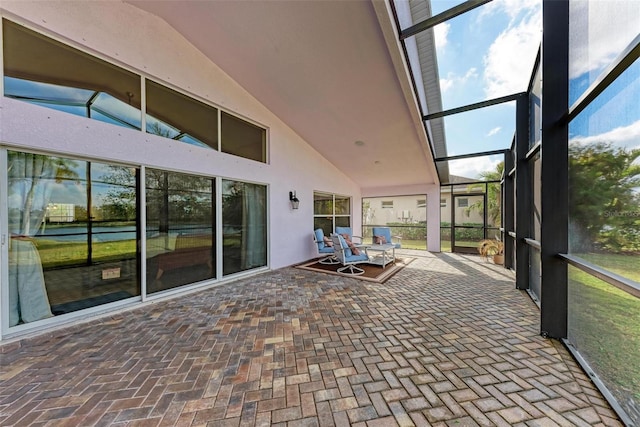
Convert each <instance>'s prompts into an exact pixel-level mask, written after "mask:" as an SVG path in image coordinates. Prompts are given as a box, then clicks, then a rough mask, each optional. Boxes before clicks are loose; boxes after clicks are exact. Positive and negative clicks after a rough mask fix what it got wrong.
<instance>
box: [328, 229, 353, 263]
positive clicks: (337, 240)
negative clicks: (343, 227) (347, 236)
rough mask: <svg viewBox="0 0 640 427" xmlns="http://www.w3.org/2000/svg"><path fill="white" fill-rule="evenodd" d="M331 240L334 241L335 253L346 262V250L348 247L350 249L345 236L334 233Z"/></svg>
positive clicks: (342, 261)
mask: <svg viewBox="0 0 640 427" xmlns="http://www.w3.org/2000/svg"><path fill="white" fill-rule="evenodd" d="M331 241H332V242H333V253H334V254H335V256H336V258H338V260H339V261H340V262H341V263H343V264H344V261H345V258H346V257H347V256H348V255H347V253H346V252H347V249H349V247H348V246H347V242H345V241H344V238H343V237H342V236H340V235H338V234H332V235H331Z"/></svg>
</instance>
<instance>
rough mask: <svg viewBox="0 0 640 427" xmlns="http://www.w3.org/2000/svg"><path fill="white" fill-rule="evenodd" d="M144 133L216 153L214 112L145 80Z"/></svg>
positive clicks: (202, 104)
mask: <svg viewBox="0 0 640 427" xmlns="http://www.w3.org/2000/svg"><path fill="white" fill-rule="evenodd" d="M145 84H146V99H147V116H146V120H147V129H146V131H147V133H152V134H154V135H160V136H163V137H165V138H171V139H175V140H178V141H182V142H185V143H187V144H191V145H197V146H198V147H206V148H212V149H214V150H217V149H218V110H217V109H216V108H214V107H211V106H209V105H207V104H204V103H202V102H200V101H197V100H195V99H193V98H191V97H188V96H186V95H184V94H182V93H180V92H177V91H175V90H172V89H169V88H168V87H166V86H163V85H161V84H159V83H155V82H153V81H151V80H146V82H145Z"/></svg>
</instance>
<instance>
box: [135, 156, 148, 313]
mask: <svg viewBox="0 0 640 427" xmlns="http://www.w3.org/2000/svg"><path fill="white" fill-rule="evenodd" d="M138 170H139V171H140V172H139V178H138V181H139V185H138V188H136V191H137V192H138V193H139V194H138V206H139V207H140V211H139V212H138V224H140V295H141V297H142V302H145V301H147V298H148V296H147V186H146V176H147V170H146V167H145V166H141V167H140V169H138Z"/></svg>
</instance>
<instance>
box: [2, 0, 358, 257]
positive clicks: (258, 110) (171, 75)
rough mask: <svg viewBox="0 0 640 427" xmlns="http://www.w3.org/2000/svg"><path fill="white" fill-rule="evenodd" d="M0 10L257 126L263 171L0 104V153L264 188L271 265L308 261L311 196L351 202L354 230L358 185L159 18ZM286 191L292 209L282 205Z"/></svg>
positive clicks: (74, 7) (99, 8) (32, 5)
mask: <svg viewBox="0 0 640 427" xmlns="http://www.w3.org/2000/svg"><path fill="white" fill-rule="evenodd" d="M0 7H1V8H2V9H0V12H1V13H2V15H3V17H6V18H8V19H11V20H13V21H15V22H17V23H19V24H22V25H25V26H27V27H30V28H32V29H35V30H36V31H40V32H43V33H44V34H46V35H48V36H51V37H53V38H57V39H59V40H60V41H62V42H65V43H67V44H69V45H71V46H73V47H76V48H80V49H81V50H84V51H86V52H88V53H91V54H94V55H96V56H98V57H101V58H103V59H105V60H107V61H109V62H112V63H115V64H117V65H120V66H122V67H124V68H127V69H130V70H132V71H134V72H136V73H139V74H141V75H143V76H146V77H151V78H153V79H154V80H156V81H159V82H162V83H164V84H167V85H168V86H170V87H173V88H175V89H176V90H179V91H181V92H184V93H187V94H189V95H191V96H194V97H195V98H200V99H202V100H204V101H205V102H208V103H210V104H213V105H215V106H217V107H219V108H221V109H223V110H225V111H228V112H231V113H233V114H235V115H238V116H240V117H243V118H246V119H248V120H250V121H253V122H255V123H257V124H259V125H261V126H263V127H266V128H267V129H268V135H269V150H268V156H269V164H263V163H259V162H255V161H251V160H247V159H243V158H239V157H235V156H231V155H228V154H224V153H220V152H216V151H213V150H209V149H204V148H199V147H195V146H191V145H187V144H184V143H180V142H175V141H171V140H168V139H164V138H161V137H157V136H154V135H149V134H146V133H144V132H141V131H135V130H129V129H125V128H121V127H117V126H113V125H109V124H105V123H101V122H98V121H94V120H90V119H86V118H81V117H76V116H73V115H70V114H65V113H62V112H59V111H55V110H51V109H48V108H43V107H38V106H34V105H31V104H28V103H25V102H21V101H17V100H13V99H8V98H4V97H0V114H1V116H0V144H2V145H3V146H5V147H11V148H25V149H32V150H43V151H46V152H51V153H56V154H63V155H70V156H81V157H84V158H88V159H91V160H104V161H112V162H120V163H125V164H131V165H135V166H140V165H145V166H149V167H155V168H162V169H167V170H175V171H182V172H190V173H197V174H203V175H209V176H220V177H224V178H230V179H237V180H242V181H250V182H256V183H262V184H267V185H268V186H269V193H268V194H269V224H268V229H269V254H270V266H271V267H272V268H280V267H283V266H287V265H291V264H294V263H298V262H301V261H304V260H306V259H309V258H311V257H314V256H316V255H317V253H316V248H315V245H314V244H313V241H312V232H313V192H314V190H315V191H324V192H332V193H338V194H341V195H348V196H351V197H352V198H353V201H354V202H353V209H352V221H353V227H354V228H355V229H360V225H361V216H362V215H361V203H360V197H361V194H360V189H359V187H358V186H357V185H355V183H354V182H353V181H351V180H350V179H349V178H347V177H346V176H345V175H344V174H342V173H340V172H337V171H336V169H335V168H334V166H333V165H332V164H330V163H329V162H328V161H327V160H326V159H324V158H323V157H321V156H320V155H319V154H318V153H317V152H316V151H315V150H314V149H312V148H311V147H310V146H309V145H308V144H307V143H306V142H305V141H304V140H303V139H302V138H300V137H299V136H298V135H297V134H296V133H295V132H294V131H293V130H292V129H290V128H289V127H288V126H287V125H286V123H283V122H282V121H281V120H280V119H279V118H278V117H276V116H275V115H274V114H272V113H271V112H270V111H269V110H267V109H266V108H265V107H264V106H263V105H262V104H260V103H259V102H258V101H257V100H256V99H255V98H253V97H252V96H251V94H250V93H248V92H247V91H245V90H244V89H243V88H242V87H240V86H239V85H238V84H237V83H236V82H235V81H233V80H232V79H231V78H230V77H229V76H228V75H226V74H225V73H224V71H223V70H221V69H220V68H219V67H217V66H216V65H215V64H213V63H211V62H210V61H209V60H208V59H207V58H206V57H205V56H204V55H202V54H201V53H200V51H198V50H197V49H195V48H194V47H193V46H192V45H190V44H189V43H188V42H187V41H186V40H185V39H184V38H183V37H182V36H181V35H180V34H179V33H177V32H176V31H174V30H173V28H171V27H170V26H169V25H168V24H166V22H165V21H163V20H161V19H159V18H157V17H156V16H154V15H150V14H148V13H146V12H143V11H141V10H139V9H137V8H135V7H133V6H130V5H127V4H123V3H121V2H109V1H106V2H93V1H92V2H86V1H76V2H55V1H47V2H42V1H36V2H32V1H15V2H14V1H3V2H2V3H1V4H0ZM0 84H1V83H0ZM293 190H295V191H296V192H297V196H298V198H299V199H300V209H299V210H297V211H293V210H291V209H290V205H289V200H288V195H289V191H293Z"/></svg>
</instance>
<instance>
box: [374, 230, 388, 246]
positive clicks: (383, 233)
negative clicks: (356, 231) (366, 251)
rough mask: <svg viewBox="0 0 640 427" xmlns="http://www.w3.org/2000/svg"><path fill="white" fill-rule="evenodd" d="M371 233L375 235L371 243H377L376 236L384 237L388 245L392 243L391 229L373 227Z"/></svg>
mask: <svg viewBox="0 0 640 427" xmlns="http://www.w3.org/2000/svg"><path fill="white" fill-rule="evenodd" d="M371 232H372V234H373V236H372V237H371V239H372V242H371V243H376V236H383V237H384V239H385V241H386V243H391V229H390V228H389V227H373V228H372V229H371Z"/></svg>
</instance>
